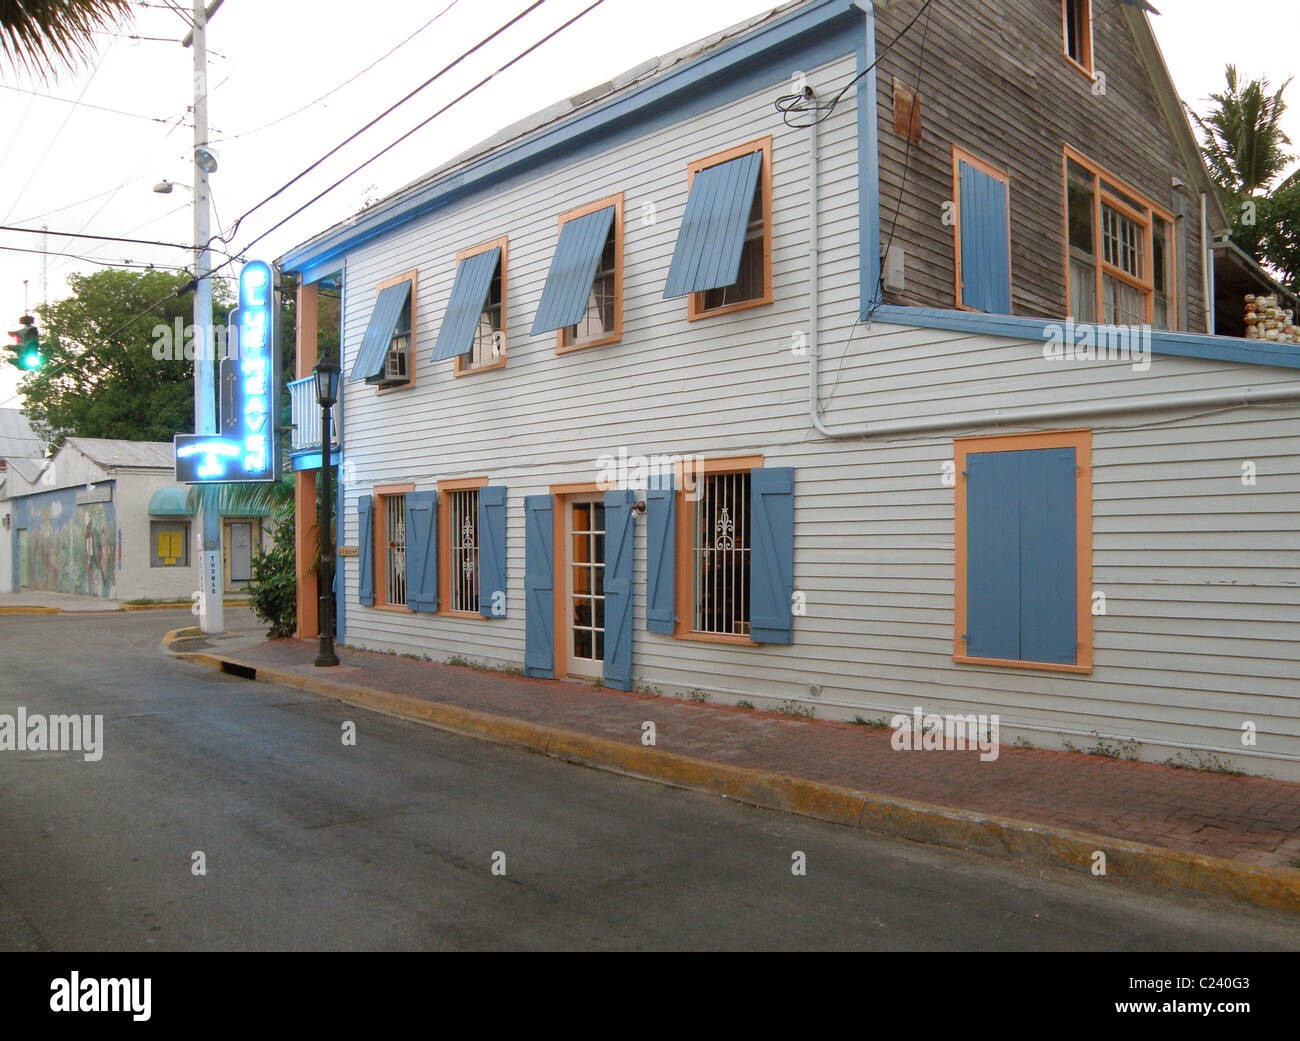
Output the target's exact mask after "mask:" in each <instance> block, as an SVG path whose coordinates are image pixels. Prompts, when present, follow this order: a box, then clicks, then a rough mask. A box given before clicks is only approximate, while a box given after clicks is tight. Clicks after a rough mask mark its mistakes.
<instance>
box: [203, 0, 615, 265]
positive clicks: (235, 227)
mask: <svg viewBox="0 0 1300 1041" xmlns="http://www.w3.org/2000/svg"><path fill="white" fill-rule="evenodd" d="M600 2H603V0H600ZM544 3H546V0H535V2H534V3H532V4H530V5H529V6H528V7H527V8H525V9H524V10H523V11H521V12H519V14H517V15H515V16H514V17H513V18H511V19H510V21H508V22H506V23H505V25H503V26H501V27H500V28H499V29H497V30H495V31H494V32H492V33H491V34H489V35H488V36H485V37H484V38H483V39H481V40H480V41H479V42H478V43H476V44H475V45H474V46H473V47H471V48H470V49H469V50H467V51H465V52H464V53H463V54H461V55H460V56H459V57H458V58H456V59H455V60H454V61H452V62H451V63H450V64H448V65H444V66H443V67H442V68H441V69H439V70H438V71H437V72H435V73H434V74H433V75H432V76H430V77H429V78H428V79H427V80H425V81H424V82H423V83H421V84H420V85H419V86H418V87H416V88H415V89H414V90H412V91H410V92H409V93H408V94H406V95H405V96H403V97H402V98H399V99H398V100H397V101H395V102H394V103H393V104H392V105H389V106H388V108H386V109H384V111H383V112H381V113H379V115H377V116H375V118H374V119H372V120H370V122H368V123H367V124H366V125H365V126H363V127H362V128H361V129H360V130H357V131H354V132H353V133H351V134H349V135H348V136H347V137H345V138H344V139H343V140H342V141H340V142H339V143H338V144H337V145H335V146H334V147H333V148H331V149H330V150H329V151H328V152H326V153H325V154H324V155H323V156H321V157H320V158H319V159H317V160H316V161H315V162H314V163H312V164H311V165H310V166H308V167H306V168H305V169H304V170H302V171H301V172H300V173H299V174H297V175H296V176H294V177H292V178H290V179H289V180H288V181H286V182H285V183H284V184H282V185H280V187H279V188H277V189H276V190H275V191H273V192H272V193H271V194H270V195H268V196H267V197H266V198H265V199H263V200H262V201H261V202H259V203H257V204H256V205H254V206H253V207H251V208H250V209H247V210H245V211H244V212H243V213H241V214H240V215H239V216H238V217H236V218H235V222H234V224H232V225H231V226H230V236H231V237H233V236H235V235H237V234H239V225H240V224H241V223H242V221H243V220H244V218H245V217H247V216H249V215H250V214H253V213H256V212H257V211H258V210H259V209H261V208H262V207H263V206H265V205H266V204H267V203H268V202H270V201H271V200H272V199H274V198H276V197H277V196H279V195H282V194H283V193H284V192H285V191H286V190H287V189H288V188H290V187H292V186H293V185H295V184H297V183H298V182H299V181H301V180H302V179H303V178H304V177H306V176H307V174H309V173H311V171H312V170H314V169H316V167H318V166H320V164H321V163H323V162H325V160H326V159H329V158H330V157H331V156H333V155H335V154H336V153H337V152H338V151H339V150H340V149H342V148H344V147H345V146H347V145H349V144H351V143H352V142H353V141H355V140H356V139H357V138H358V137H360V136H361V135H362V134H364V133H365V132H366V131H367V130H369V129H370V128H371V127H373V126H374V125H375V124H376V123H378V122H379V121H380V120H381V119H383V118H384V117H385V116H387V115H389V114H390V113H391V112H393V111H394V110H395V109H396V108H398V107H399V106H401V105H404V104H406V102H408V101H410V100H411V98H413V97H415V95H416V94H418V93H420V91H422V90H424V89H425V88H426V87H427V86H429V84H431V83H433V82H434V81H435V80H437V79H439V78H440V77H442V76H443V75H445V74H446V73H448V72H450V71H451V70H452V69H454V68H455V67H456V66H457V65H459V64H460V63H461V62H463V61H464V60H465V59H466V58H468V57H469V56H470V55H472V54H474V53H475V52H476V51H479V50H481V49H482V48H483V47H485V46H486V45H487V44H488V43H490V42H491V41H492V40H494V39H496V38H497V37H498V36H500V35H501V34H502V33H503V32H505V31H506V30H507V29H509V28H510V27H511V26H512V25H514V24H515V23H516V22H519V21H520V20H521V19H523V18H525V17H527V16H528V15H529V14H531V13H532V12H533V11H535V10H537V8H539V7H541V6H542V4H544ZM593 6H595V5H593ZM590 9H591V8H588V9H587V10H590ZM586 13H587V12H586V11H583V12H582V14H586ZM578 17H581V15H579V16H578ZM547 39H549V37H548V38H547ZM542 42H545V40H544V41H542ZM498 71H500V70H498ZM223 241H229V239H223Z"/></svg>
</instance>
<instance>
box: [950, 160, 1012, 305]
mask: <svg viewBox="0 0 1300 1041" xmlns="http://www.w3.org/2000/svg"><path fill="white" fill-rule="evenodd" d="M959 165H960V171H961V173H960V178H959V183H960V185H961V279H962V290H961V302H962V303H963V304H964V305H965V306H967V307H973V308H975V309H976V310H977V311H986V312H988V313H990V314H1010V313H1011V243H1010V240H1009V239H1008V237H1007V205H1008V201H1007V186H1006V185H1005V184H1004V183H1003V182H1002V181H1000V180H998V179H997V178H996V177H990V176H989V175H988V174H986V173H985V172H984V171H983V170H977V169H976V168H975V167H973V166H970V165H968V164H967V163H964V162H960V161H959Z"/></svg>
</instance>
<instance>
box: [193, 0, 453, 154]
mask: <svg viewBox="0 0 1300 1041" xmlns="http://www.w3.org/2000/svg"><path fill="white" fill-rule="evenodd" d="M459 2H460V0H451V3H449V4H448V5H447V6H446V7H444V8H443V9H442V10H441V11H439V12H438V13H437V14H435V15H434V16H433V17H432V18H430V19H429V20H428V21H427V22H425V23H424V24H423V25H422V26H420V28H418V29H416V30H415V32H413V33H411V35H410V36H408V37H406V39H404V40H402V41H401V42H400V43H398V44H396V45H394V46H393V47H390V48H389V49H388V50H387V51H385V52H384V53H383V54H381V55H380V56H379V57H378V58H376V59H375V60H374V61H372V62H371V63H370V64H369V65H367V66H366V67H365V68H364V69H362V70H361V71H360V72H358V73H356V74H354V75H352V76H349V77H348V78H347V79H345V80H344V81H343V82H342V83H340V84H339V85H338V86H337V87H335V88H333V89H332V90H327V91H326V92H325V93H324V94H322V95H321V96H320V97H318V98H317V99H316V100H315V101H309V102H307V104H305V105H303V106H301V107H300V108H296V109H294V110H293V111H292V112H288V113H286V114H285V115H283V116H280V117H279V118H278V119H273V120H271V122H269V123H263V124H262V125H261V126H258V127H253V129H252V130H241V131H239V133H236V134H227V135H226V136H225V137H217V138H213V139H212V144H218V143H220V142H222V141H234V140H235V139H236V138H240V137H248V136H249V135H251V134H258V133H261V132H262V131H263V130H268V129H270V128H271V127H273V126H277V125H278V124H280V123H283V122H284V121H285V120H286V119H292V118H293V117H294V116H296V115H298V114H299V113H300V112H306V111H307V109H309V108H314V107H315V106H316V105H319V104H320V103H321V102H322V101H324V100H325V99H326V98H328V97H332V96H333V95H335V94H337V93H338V92H339V91H340V90H342V89H343V88H344V87H346V86H347V85H348V84H349V83H352V82H353V81H354V80H358V79H360V78H361V77H362V76H364V75H365V74H366V73H367V72H369V71H370V70H371V69H373V68H374V67H375V66H376V65H378V64H379V63H380V62H382V61H384V60H385V59H387V58H389V57H391V56H392V55H393V54H395V53H396V52H397V51H399V50H401V49H402V48H403V47H405V46H406V45H407V44H408V43H410V42H411V41H412V40H414V39H415V38H416V37H417V36H419V35H420V33H422V32H424V30H425V29H427V28H429V26H431V25H432V24H433V23H434V22H436V21H437V20H438V19H439V18H441V17H442V16H443V15H445V14H446V13H447V12H448V11H450V10H451V9H452V8H453V7H455V6H456V5H457V4H458V3H459Z"/></svg>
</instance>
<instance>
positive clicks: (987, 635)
mask: <svg viewBox="0 0 1300 1041" xmlns="http://www.w3.org/2000/svg"><path fill="white" fill-rule="evenodd" d="M1015 455H1016V453H1014V452H972V453H971V454H970V455H968V456H967V457H966V477H965V481H966V634H965V635H966V638H967V639H966V653H967V654H969V655H970V656H971V657H973V658H1000V659H1003V660H1005V661H1017V660H1019V658H1020V464H1019V461H1018V460H1017V459H1016V458H1015Z"/></svg>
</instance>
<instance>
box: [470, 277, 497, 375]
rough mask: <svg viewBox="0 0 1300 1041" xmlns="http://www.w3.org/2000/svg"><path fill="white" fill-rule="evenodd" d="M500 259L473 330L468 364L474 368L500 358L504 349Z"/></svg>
mask: <svg viewBox="0 0 1300 1041" xmlns="http://www.w3.org/2000/svg"><path fill="white" fill-rule="evenodd" d="M500 332H501V261H499V260H498V261H497V269H496V273H495V274H494V275H493V276H492V282H491V285H490V286H489V287H488V298H487V303H486V304H484V305H483V311H482V313H481V314H480V315H479V318H478V328H476V329H475V330H474V348H473V350H472V351H471V352H470V357H469V362H468V365H469V367H470V368H475V367H477V366H479V365H489V364H491V363H492V362H494V361H498V360H500V358H501V354H502V351H503V350H504V347H503V345H502V344H501V338H500V336H499V335H498V334H499V333H500Z"/></svg>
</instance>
